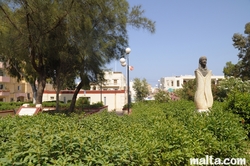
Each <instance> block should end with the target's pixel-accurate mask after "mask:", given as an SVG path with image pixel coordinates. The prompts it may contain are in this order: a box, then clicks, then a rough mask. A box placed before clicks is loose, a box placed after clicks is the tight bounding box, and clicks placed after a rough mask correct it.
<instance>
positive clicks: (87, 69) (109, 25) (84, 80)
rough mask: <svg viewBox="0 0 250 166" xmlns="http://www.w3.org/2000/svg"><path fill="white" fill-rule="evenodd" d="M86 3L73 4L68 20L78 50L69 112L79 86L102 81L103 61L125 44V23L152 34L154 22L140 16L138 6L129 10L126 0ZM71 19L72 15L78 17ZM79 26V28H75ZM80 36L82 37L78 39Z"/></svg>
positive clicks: (117, 53) (117, 54)
mask: <svg viewBox="0 0 250 166" xmlns="http://www.w3.org/2000/svg"><path fill="white" fill-rule="evenodd" d="M91 2H92V3H89V4H88V5H82V3H81V2H79V3H80V4H79V5H77V6H79V9H78V10H77V11H80V12H79V13H75V14H76V16H75V15H72V18H70V20H71V19H72V20H74V21H75V22H76V23H75V25H78V26H74V27H75V29H74V30H73V32H77V33H76V35H74V36H75V37H74V41H73V42H76V45H77V48H78V50H79V53H80V54H79V56H78V57H77V58H78V61H79V62H80V63H79V66H78V67H77V68H78V72H79V77H80V80H81V81H80V83H79V84H78V86H77V87H76V90H75V93H74V95H73V98H72V100H71V101H72V102H71V105H70V109H69V111H70V112H72V111H73V110H74V106H75V102H76V97H77V94H78V92H79V91H80V89H81V88H82V86H86V84H88V83H89V82H98V79H99V80H100V79H101V80H102V79H103V78H100V76H102V75H103V69H104V67H105V64H107V63H109V62H110V61H111V60H112V59H119V58H120V56H121V55H123V54H124V48H125V47H127V45H128V44H127V39H128V36H127V30H126V28H127V25H131V26H133V27H136V28H144V29H146V30H149V31H150V32H151V33H154V31H155V26H154V24H155V23H154V22H153V21H151V20H149V19H147V18H146V17H144V16H143V13H144V11H143V10H141V7H140V6H135V7H132V8H131V11H129V4H128V2H127V1H126V0H96V1H93V0H91ZM78 17H79V20H78V19H75V18H78ZM78 29H80V31H78ZM82 39H84V40H82ZM98 76H99V78H97V77H98Z"/></svg>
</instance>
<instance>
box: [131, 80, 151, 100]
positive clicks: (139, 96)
mask: <svg viewBox="0 0 250 166" xmlns="http://www.w3.org/2000/svg"><path fill="white" fill-rule="evenodd" d="M133 89H134V91H135V93H136V98H135V100H136V101H143V100H144V98H145V97H147V96H148V95H149V90H148V83H147V80H146V79H145V78H143V79H142V80H140V79H139V78H135V79H134V84H133Z"/></svg>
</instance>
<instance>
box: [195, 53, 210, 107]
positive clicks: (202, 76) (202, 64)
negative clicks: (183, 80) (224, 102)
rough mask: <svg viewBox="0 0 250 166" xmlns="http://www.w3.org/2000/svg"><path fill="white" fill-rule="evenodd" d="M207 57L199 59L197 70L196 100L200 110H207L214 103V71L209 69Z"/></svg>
mask: <svg viewBox="0 0 250 166" xmlns="http://www.w3.org/2000/svg"><path fill="white" fill-rule="evenodd" d="M206 65H207V57H205V56H202V57H200V59H199V67H198V69H196V70H195V72H194V73H195V78H196V92H195V96H194V102H195V105H196V109H197V111H198V112H207V111H209V108H211V107H212V105H213V95H212V90H211V76H212V71H211V70H208V69H207V67H206Z"/></svg>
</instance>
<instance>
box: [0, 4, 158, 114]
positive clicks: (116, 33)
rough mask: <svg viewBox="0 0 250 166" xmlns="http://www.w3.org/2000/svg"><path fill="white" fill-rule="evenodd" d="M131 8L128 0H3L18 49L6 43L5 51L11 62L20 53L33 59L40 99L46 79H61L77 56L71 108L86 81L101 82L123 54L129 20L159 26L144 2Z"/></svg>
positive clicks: (28, 60)
mask: <svg viewBox="0 0 250 166" xmlns="http://www.w3.org/2000/svg"><path fill="white" fill-rule="evenodd" d="M129 9H130V7H129V4H128V2H127V1H126V0H83V1H76V0H70V1H63V0H59V1H51V0H3V1H2V3H1V4H0V11H1V12H2V13H3V14H4V16H5V18H4V19H3V21H4V23H5V24H6V25H7V27H8V29H9V31H10V33H9V34H11V35H9V36H7V37H6V39H9V40H6V41H9V42H8V43H11V42H12V47H13V48H14V49H13V48H11V47H9V48H11V50H4V49H1V51H2V50H3V54H2V55H1V56H2V57H4V58H6V59H5V60H6V62H10V58H16V59H17V62H24V63H23V64H31V65H32V67H33V70H34V71H35V72H36V76H37V81H38V88H37V103H41V102H42V95H43V91H44V87H45V84H46V79H48V78H54V80H55V78H56V77H57V80H58V81H59V80H60V79H58V78H62V73H63V72H62V70H61V65H62V64H63V62H72V68H71V69H72V72H71V73H74V74H76V76H78V77H79V78H80V80H81V81H80V83H79V84H78V86H77V88H76V90H75V93H74V95H73V98H72V103H71V106H70V112H72V111H73V110H74V105H75V100H76V97H77V94H78V92H79V91H80V89H81V88H82V86H85V85H88V84H89V82H90V81H91V82H96V80H97V75H101V73H102V71H103V69H104V68H105V64H107V63H109V62H110V61H111V60H112V59H119V58H120V55H122V54H123V50H124V48H125V47H126V46H127V45H128V43H127V41H128V36H127V31H126V27H127V25H132V26H133V27H136V28H144V29H147V30H149V31H150V32H151V33H153V32H154V31H155V26H154V25H155V23H154V22H153V21H151V20H149V19H147V18H146V17H144V16H143V13H144V11H143V10H141V7H140V6H135V7H132V8H131V10H130V11H129ZM6 45H7V44H6ZM6 45H5V46H6ZM12 50H15V51H16V52H15V53H14V52H13V51H12ZM69 50H70V51H69ZM65 53H68V55H69V56H64V55H65ZM17 55H18V56H17ZM72 57H73V58H74V60H73V61H72ZM70 58H71V59H70ZM27 71H28V70H27ZM64 74H65V75H66V73H64ZM28 75H31V74H30V73H29V74H28ZM58 85H59V84H57V86H58ZM57 88H58V89H60V87H59V86H58V87H57Z"/></svg>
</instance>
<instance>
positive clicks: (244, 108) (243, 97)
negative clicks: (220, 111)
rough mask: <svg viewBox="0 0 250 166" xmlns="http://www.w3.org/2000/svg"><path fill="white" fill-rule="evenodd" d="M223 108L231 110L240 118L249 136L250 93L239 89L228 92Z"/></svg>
mask: <svg viewBox="0 0 250 166" xmlns="http://www.w3.org/2000/svg"><path fill="white" fill-rule="evenodd" d="M225 110H228V111H231V112H233V113H235V114H237V115H239V116H240V117H241V118H242V119H241V122H242V123H243V124H244V127H245V129H246V130H247V132H248V137H249V138H250V93H249V92H240V91H237V92H234V93H230V94H229V95H228V98H227V100H226V105H225Z"/></svg>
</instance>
